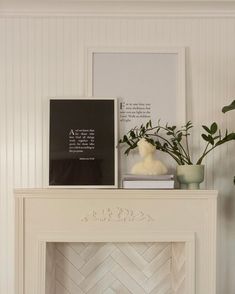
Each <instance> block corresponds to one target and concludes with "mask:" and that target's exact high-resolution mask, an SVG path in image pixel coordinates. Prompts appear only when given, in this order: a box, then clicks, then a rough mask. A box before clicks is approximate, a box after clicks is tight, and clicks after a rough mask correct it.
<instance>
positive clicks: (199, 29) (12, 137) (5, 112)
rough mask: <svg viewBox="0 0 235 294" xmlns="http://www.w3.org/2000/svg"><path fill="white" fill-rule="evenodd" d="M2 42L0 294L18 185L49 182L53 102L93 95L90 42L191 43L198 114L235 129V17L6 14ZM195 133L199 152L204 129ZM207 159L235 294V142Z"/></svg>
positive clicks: (192, 113) (5, 288)
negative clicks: (234, 106)
mask: <svg viewBox="0 0 235 294" xmlns="http://www.w3.org/2000/svg"><path fill="white" fill-rule="evenodd" d="M0 44H1V46H0V99H1V100H0V101H1V107H0V166H1V171H0V180H1V181H0V191H1V197H0V209H1V211H0V220H1V224H2V229H1V230H2V231H1V238H2V240H1V244H3V245H1V249H0V257H1V264H4V266H2V267H1V269H0V270H1V272H0V274H1V275H0V277H1V278H0V279H1V280H0V281H1V285H0V290H1V293H7V294H13V293H14V290H13V287H14V283H13V278H14V275H13V269H14V266H13V259H14V255H13V247H14V245H13V244H14V242H13V241H14V238H13V229H14V228H13V211H14V210H13V209H14V201H13V188H14V187H45V186H46V184H47V173H46V169H47V165H48V153H47V151H48V136H47V127H48V120H47V119H48V98H49V97H55V96H70V95H71V96H82V95H84V94H85V92H86V89H85V67H86V63H85V48H87V47H89V46H94V47H96V46H142V47H143V46H185V47H186V48H187V50H186V64H187V68H186V73H187V77H186V81H187V116H188V119H191V120H192V121H193V122H194V125H195V126H200V125H201V124H202V123H210V122H212V121H214V120H217V121H218V122H219V123H220V124H222V126H223V127H224V128H226V127H228V128H230V129H232V128H233V129H234V128H235V116H234V113H228V114H226V115H224V114H222V113H221V111H220V109H221V107H222V106H223V105H224V104H228V103H229V102H230V100H231V99H232V98H234V97H235V83H234V80H235V19H234V18H228V19H226V18H206V17H203V18H176V19H174V18H164V17H161V18H156V19H154V18H153V17H151V18H149V19H148V18H127V17H120V18H118V17H116V18H111V17H97V18H96V17H80V18H79V17H75V16H71V17H56V16H47V17H46V16H45V17H26V16H25V17H23V16H22V17H1V18H0ZM156 95H157V93H156ZM191 139H192V142H193V144H194V146H197V147H194V151H195V153H196V154H198V146H201V147H202V146H203V143H202V141H201V139H200V136H199V131H198V130H196V131H195V132H194V135H193V136H192V138H191ZM206 165H207V169H206V181H205V183H204V187H206V188H215V189H219V191H220V194H221V196H220V197H221V198H220V203H219V217H220V221H219V244H218V247H219V260H218V264H219V265H220V267H219V274H218V294H220V293H226V294H233V293H234V292H235V284H234V279H233V277H232V275H231V274H229V273H232V272H233V267H234V265H235V254H233V248H234V246H235V238H234V236H233V232H234V229H235V222H234V219H235V213H234V211H235V203H234V198H233V196H234V195H233V194H234V187H233V185H232V175H233V174H234V166H235V157H234V143H231V144H230V145H229V146H222V147H221V148H220V149H219V150H217V151H216V152H214V153H213V154H211V155H210V156H209V157H208V159H207V160H206ZM229 254H230V255H229Z"/></svg>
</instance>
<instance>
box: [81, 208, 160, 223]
mask: <svg viewBox="0 0 235 294" xmlns="http://www.w3.org/2000/svg"><path fill="white" fill-rule="evenodd" d="M81 221H82V222H90V221H91V222H92V221H93V222H152V221H154V219H153V218H152V217H151V216H150V215H148V214H146V213H144V212H143V211H141V210H136V211H134V210H132V209H128V208H121V207H115V208H103V209H101V210H92V211H90V212H88V213H87V215H86V216H85V217H83V218H82V219H81Z"/></svg>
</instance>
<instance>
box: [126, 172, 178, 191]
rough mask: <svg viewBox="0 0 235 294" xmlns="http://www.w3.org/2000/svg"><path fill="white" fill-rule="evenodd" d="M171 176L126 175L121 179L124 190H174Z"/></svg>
mask: <svg viewBox="0 0 235 294" xmlns="http://www.w3.org/2000/svg"><path fill="white" fill-rule="evenodd" d="M174 184H175V181H174V176H173V175H160V176H148V175H133V174H127V175H124V176H123V178H122V187H123V188H124V189H174Z"/></svg>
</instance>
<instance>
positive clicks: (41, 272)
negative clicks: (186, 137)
mask: <svg viewBox="0 0 235 294" xmlns="http://www.w3.org/2000/svg"><path fill="white" fill-rule="evenodd" d="M216 198H217V192H216V191H205V190H198V191H186V190H182V191H181V190H168V191H167V190H164V191H163V190H159V191H156V190H141V191H134V190H132V191H130V190H124V189H119V190H118V189H117V190H95V189H94V190H86V189H84V190H83V189H80V190H78V189H74V190H70V189H67V190H62V189H57V190H56V189H29V190H28V189H27V190H17V191H16V275H17V279H16V294H26V293H27V294H28V293H34V294H45V268H46V263H45V258H46V242H130V241H132V242H185V243H186V257H187V258H186V270H187V274H186V293H187V294H195V293H197V292H195V291H196V290H195V288H196V289H197V286H196V287H195V283H196V280H195V277H196V275H197V274H198V272H197V271H196V267H197V266H196V263H195V258H196V255H197V254H199V251H203V252H204V253H203V254H204V255H205V253H208V255H207V256H206V259H205V261H204V262H203V266H205V267H206V268H207V271H206V273H205V275H208V276H205V280H206V281H208V282H207V285H206V289H207V291H208V292H207V294H215V293H216V292H215V291H216V289H215V281H216V278H215V277H216V269H215V266H216V264H215V258H216V211H217V209H216V208H217V206H216ZM90 199H93V200H92V202H90ZM134 199H139V200H140V201H141V200H142V203H143V204H144V203H146V205H147V202H144V201H145V200H148V201H150V203H153V202H152V201H155V200H156V202H154V203H156V205H161V203H162V201H163V202H165V201H167V202H165V203H167V205H170V206H168V207H169V208H170V207H171V204H170V203H171V202H170V201H171V200H172V201H173V202H172V204H173V203H177V202H175V201H177V200H179V201H180V202H179V203H181V204H180V207H181V208H180V209H181V210H182V209H184V208H183V207H184V200H185V201H186V202H187V203H188V204H187V205H190V207H191V209H193V211H194V213H195V212H198V213H202V215H203V220H202V222H203V223H201V224H198V223H197V224H196V223H194V225H193V227H192V229H190V228H189V227H188V224H187V226H186V227H187V230H179V231H177V230H175V231H172V230H170V231H169V230H163V229H160V230H155V229H154V228H156V226H159V225H161V219H158V221H157V220H156V221H155V220H154V221H153V223H152V225H151V226H150V225H148V224H147V223H144V222H141V223H140V224H139V223H138V222H135V221H133V222H127V223H125V226H123V223H122V222H112V221H111V222H109V223H106V222H103V221H102V222H100V221H97V222H95V223H94V222H90V223H85V224H82V222H81V218H80V221H78V223H77V222H76V225H75V223H74V221H75V220H76V219H75V218H74V216H75V215H74V216H72V218H71V216H70V214H71V213H72V214H74V212H75V211H74V210H73V209H74V208H75V207H74V204H75V203H76V204H77V205H79V206H77V207H78V208H79V209H80V212H78V211H76V218H77V214H78V213H80V217H83V215H85V214H86V213H87V211H88V210H89V209H92V207H91V203H94V202H95V203H96V204H94V206H97V205H98V207H101V208H102V207H107V201H109V203H110V204H111V205H112V203H113V204H114V205H116V204H115V203H116V202H117V201H118V203H119V205H121V206H125V205H126V204H127V205H133V204H134V203H136V201H133V200H134ZM154 199H155V200H154ZM44 200H45V202H44ZM61 200H63V205H64V204H65V203H66V211H67V214H65V215H67V216H68V218H69V219H66V218H64V219H63V220H62V222H63V223H64V222H65V223H66V224H67V226H68V227H69V228H70V229H69V230H63V229H62V228H61V227H60V226H58V225H56V226H55V224H56V223H55V219H54V216H56V218H58V220H59V219H60V220H61V210H57V201H59V202H58V203H60V205H61V203H62V202H61ZM71 200H72V201H71ZM86 200H88V201H86ZM182 200H183V201H182ZM38 201H39V202H38ZM42 201H43V202H42ZM48 201H49V202H48ZM64 201H65V202H64ZM74 201H76V202H74ZM81 201H82V202H81ZM112 201H113V202H112ZM158 201H160V202H158ZM37 203H40V207H41V208H43V211H40V207H38V205H37ZM42 203H44V205H43V206H41V205H42ZM199 203H200V206H197V204H199ZM47 204H48V205H49V211H51V212H52V213H53V215H54V216H53V217H52V219H51V218H50V217H48V216H49V215H48V216H44V217H43V218H41V215H43V213H44V209H46V208H47ZM195 204H196V207H195V210H194V206H195ZM92 206H93V204H92ZM134 206H135V207H134ZM134 206H133V209H138V205H137V208H136V204H135V205H134ZM69 207H70V208H71V209H72V210H73V212H72V211H71V210H69V214H68V209H69ZM140 207H141V206H140ZM140 207H139V208H140ZM147 207H148V208H147ZM186 207H188V206H186ZM186 207H185V208H186ZM197 207H198V208H197ZM199 207H201V208H199ZM146 208H147V209H151V210H152V209H154V212H155V208H154V207H151V206H146V207H145V209H146ZM35 209H36V210H35ZM145 209H143V210H145ZM199 209H200V210H199ZM81 211H82V213H81ZM35 213H36V214H38V216H36V219H34V214H35ZM47 213H48V212H47ZM152 213H153V210H152ZM30 215H31V217H30ZM50 215H51V214H50ZM63 215H64V213H63ZM65 215H64V216H65ZM156 217H158V215H156ZM32 218H33V219H32ZM44 218H45V219H44ZM177 218H179V219H180V218H181V215H178V216H177ZM31 219H32V221H33V223H31ZM40 219H42V224H41V222H40ZM29 220H30V222H28V221H29ZM35 220H37V221H36V222H35ZM182 220H183V219H182ZM71 221H73V223H71ZM159 221H160V222H159ZM204 221H205V223H204ZM180 223H181V222H180ZM184 223H187V221H186V220H184ZM69 224H71V226H70V225H69ZM74 225H75V226H74ZM195 225H196V227H195ZM48 226H49V227H50V226H52V227H51V228H53V229H50V228H49V227H48ZM102 226H104V227H102ZM198 226H199V228H200V233H199V234H200V235H201V237H202V235H203V236H204V237H205V238H206V239H203V240H202V239H200V242H202V243H201V246H200V247H201V248H200V250H199V251H198V247H197V246H198V245H197V242H198V241H199V239H198V238H199V235H198V232H197V231H196V230H197V229H196V228H197V227H198ZM139 227H140V231H139ZM25 228H26V235H25V233H24V230H25ZM101 228H102V229H101ZM144 228H145V229H144ZM147 228H149V229H147ZM78 232H79V233H78ZM201 237H200V238H201ZM196 240H197V241H196ZM26 244H27V246H28V249H29V250H26V248H25V246H26ZM29 244H30V245H29ZM29 246H30V247H29ZM204 250H205V251H204ZM195 254H196V255H195ZM26 255H27V260H28V264H27V265H28V266H30V268H31V269H32V272H30V277H31V278H30V280H27V279H26V280H25V276H24V274H25V272H26V271H29V268H27V266H26V264H25V257H26ZM199 258H200V257H199ZM197 270H199V269H197ZM200 270H202V264H201V268H200ZM27 277H28V279H29V272H28V276H27ZM200 287H201V286H200ZM200 287H199V288H200ZM28 291H31V292H28Z"/></svg>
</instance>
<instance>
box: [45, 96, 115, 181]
mask: <svg viewBox="0 0 235 294" xmlns="http://www.w3.org/2000/svg"><path fill="white" fill-rule="evenodd" d="M114 184H115V103H114V100H113V99H52V100H50V148H49V185H50V186H53V185H55V186H68V185H74V186H103V185H104V186H106V185H108V186H109V185H114Z"/></svg>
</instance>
